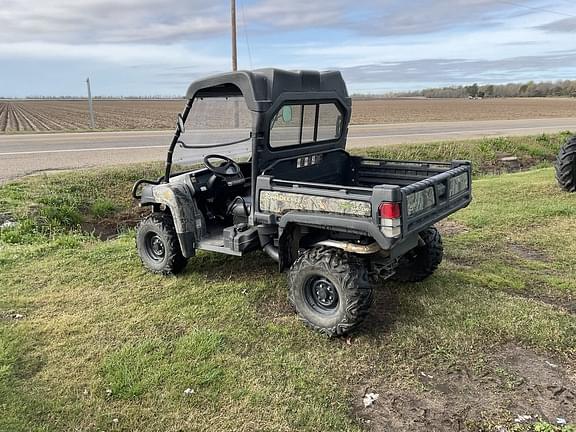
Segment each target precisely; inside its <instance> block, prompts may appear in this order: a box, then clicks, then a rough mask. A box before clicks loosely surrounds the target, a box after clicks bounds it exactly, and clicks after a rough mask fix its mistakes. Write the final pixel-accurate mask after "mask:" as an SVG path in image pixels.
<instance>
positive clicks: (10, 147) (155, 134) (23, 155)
mask: <svg viewBox="0 0 576 432" xmlns="http://www.w3.org/2000/svg"><path fill="white" fill-rule="evenodd" d="M563 130H576V118H564V119H537V120H497V121H464V122H429V123H403V124H388V125H367V126H351V128H350V132H349V141H348V142H349V146H350V147H366V146H377V145H387V144H393V143H415V142H425V141H436V140H450V139H467V138H479V137H485V136H504V135H507V136H509V135H533V134H539V133H543V132H547V133H553V132H559V131H563ZM199 135H200V136H201V137H206V139H208V138H211V139H213V141H212V142H215V141H219V142H222V141H226V140H227V138H228V137H231V134H230V131H219V132H216V133H215V132H214V131H210V132H207V131H204V132H202V131H201V132H199ZM171 137H172V132H170V131H142V132H140V131H134V132H91V133H57V134H23V135H0V183H1V182H5V181H6V180H9V179H13V178H17V177H20V176H23V175H27V174H31V173H35V172H40V171H49V170H64V169H77V168H86V167H94V166H105V165H116V164H123V163H133V162H145V161H153V160H163V159H164V157H165V153H166V149H167V146H168V144H169V142H170V138H171ZM234 137H235V138H236V139H237V137H238V135H237V134H235V135H234ZM194 142H198V141H196V140H195V141H194ZM247 151H248V145H247V144H238V145H235V146H232V147H228V148H226V151H224V150H223V149H222V150H221V152H222V153H226V154H230V155H239V154H245V153H246V152H247ZM207 152H210V150H194V151H190V153H189V154H190V155H191V158H192V159H194V160H198V159H201V157H202V156H203V155H204V154H206V153H207ZM216 152H218V151H217V150H216Z"/></svg>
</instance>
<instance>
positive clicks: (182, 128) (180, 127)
mask: <svg viewBox="0 0 576 432" xmlns="http://www.w3.org/2000/svg"><path fill="white" fill-rule="evenodd" d="M185 131H186V127H185V126H184V117H182V114H178V132H179V133H181V134H183V133H184V132H185Z"/></svg>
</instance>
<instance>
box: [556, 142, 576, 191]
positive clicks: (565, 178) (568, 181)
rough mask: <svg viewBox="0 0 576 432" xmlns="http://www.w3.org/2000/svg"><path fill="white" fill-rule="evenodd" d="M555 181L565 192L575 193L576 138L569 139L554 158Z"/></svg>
mask: <svg viewBox="0 0 576 432" xmlns="http://www.w3.org/2000/svg"><path fill="white" fill-rule="evenodd" d="M555 168H556V180H557V181H558V184H559V185H560V187H561V188H562V189H564V190H565V191H567V192H576V136H573V137H571V138H569V139H568V140H567V141H566V143H565V144H564V146H562V148H561V149H560V152H559V153H558V157H557V158H556V164H555Z"/></svg>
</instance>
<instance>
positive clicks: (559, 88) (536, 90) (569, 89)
mask: <svg viewBox="0 0 576 432" xmlns="http://www.w3.org/2000/svg"><path fill="white" fill-rule="evenodd" d="M395 96H401V97H428V98H466V97H474V98H476V97H480V98H484V97H487V98H494V97H549V96H565V97H576V81H571V80H565V81H555V82H538V83H537V82H534V81H529V82H527V83H509V84H483V85H479V84H472V85H467V86H457V87H456V86H452V87H441V88H428V89H424V90H417V91H410V92H402V93H396V94H395Z"/></svg>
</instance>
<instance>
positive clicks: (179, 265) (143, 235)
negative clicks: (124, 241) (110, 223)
mask: <svg viewBox="0 0 576 432" xmlns="http://www.w3.org/2000/svg"><path fill="white" fill-rule="evenodd" d="M136 248H137V249H138V255H140V259H141V260H142V264H143V265H144V267H146V268H147V269H148V270H150V271H151V272H153V273H158V274H163V275H174V274H177V273H180V272H181V271H182V270H184V268H185V267H186V263H187V259H186V258H184V256H183V255H182V251H181V250H180V243H179V242H178V236H177V234H176V229H175V228H174V222H173V221H172V216H170V214H168V213H160V212H155V213H152V214H151V215H149V216H147V217H146V218H144V219H143V220H142V221H141V222H140V224H138V227H137V228H136Z"/></svg>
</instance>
